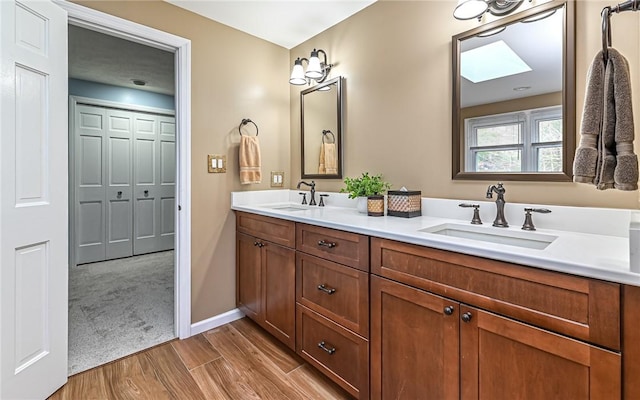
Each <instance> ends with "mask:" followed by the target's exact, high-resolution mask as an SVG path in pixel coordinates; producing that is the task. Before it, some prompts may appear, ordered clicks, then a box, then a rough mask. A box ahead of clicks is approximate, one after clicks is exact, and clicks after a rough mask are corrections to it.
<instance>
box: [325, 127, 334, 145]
mask: <svg viewBox="0 0 640 400" xmlns="http://www.w3.org/2000/svg"><path fill="white" fill-rule="evenodd" d="M329 134H330V135H331V137H332V138H333V143H335V142H336V135H334V134H333V132H331V131H330V130H328V129H324V130H323V131H322V143H324V138H325V137H326V136H327V135H329Z"/></svg>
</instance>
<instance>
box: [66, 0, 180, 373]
mask: <svg viewBox="0 0 640 400" xmlns="http://www.w3.org/2000/svg"><path fill="white" fill-rule="evenodd" d="M58 4H59V5H60V6H61V7H63V8H64V9H65V10H66V11H67V12H68V16H69V18H68V22H69V30H70V31H71V30H73V29H85V28H86V29H88V30H90V31H91V33H96V32H97V33H99V34H107V35H109V36H112V37H115V38H119V39H120V40H121V39H126V40H128V41H131V42H134V43H135V44H138V45H140V44H141V45H145V46H150V47H151V48H153V49H160V50H163V51H168V52H170V53H171V56H172V57H173V56H175V60H174V62H173V67H174V70H175V78H174V79H173V83H175V86H174V87H175V89H176V90H175V112H174V116H172V118H175V125H174V126H175V131H174V132H175V135H174V137H175V141H174V145H173V153H172V154H173V155H174V158H175V166H174V167H173V169H171V170H172V172H173V175H174V178H175V179H174V182H175V188H174V191H175V199H173V200H170V199H168V197H170V196H164V197H163V196H160V197H163V199H164V204H163V205H164V206H165V208H172V209H173V210H174V211H175V215H174V216H173V217H168V216H167V215H166V214H165V215H160V217H159V218H160V219H159V220H156V221H154V223H155V224H156V225H157V224H158V223H164V226H165V227H167V226H168V225H173V226H174V227H175V237H171V244H172V245H173V244H175V250H169V249H167V246H166V244H167V242H168V240H167V237H166V236H167V235H165V237H164V238H161V239H159V241H162V242H163V243H164V247H162V246H161V247H153V246H151V247H149V240H146V242H147V243H146V244H145V243H142V242H140V243H141V245H140V246H137V247H138V248H143V247H144V250H143V251H141V252H136V250H135V248H136V246H135V243H133V244H132V250H128V249H127V246H128V244H126V243H124V242H126V240H124V241H119V244H120V246H119V248H118V249H115V250H114V251H111V252H110V255H109V256H107V257H105V260H104V261H101V260H98V259H84V261H83V260H81V259H78V258H77V257H76V256H77V252H76V251H74V249H73V247H74V245H75V244H77V243H76V241H74V240H73V239H74V238H73V237H71V238H70V242H69V243H70V247H72V248H71V249H70V260H71V267H72V268H73V267H75V266H76V264H79V263H80V262H94V263H92V264H83V267H84V269H85V271H84V272H85V273H84V276H83V277H82V279H85V280H87V281H88V282H90V285H93V286H94V287H93V288H89V293H91V295H92V296H94V297H95V295H97V292H98V290H97V284H98V283H100V285H101V286H103V287H104V286H105V285H104V283H105V282H106V281H107V280H108V279H109V278H105V277H103V276H100V275H94V276H93V277H91V276H92V275H91V274H90V273H89V272H98V273H102V272H105V270H106V269H109V268H110V269H113V270H115V271H117V270H127V271H129V270H131V268H130V265H129V267H128V266H127V265H128V264H138V266H140V265H143V266H144V265H145V264H146V265H147V266H149V265H150V266H151V269H152V270H153V269H154V268H155V270H154V271H152V273H151V275H150V276H151V278H148V277H145V278H143V279H142V280H143V281H146V282H147V285H138V286H137V288H138V289H131V285H130V286H129V289H128V290H126V289H125V290H123V291H122V292H121V293H120V294H123V293H125V292H133V293H135V292H137V291H139V290H140V288H141V287H144V290H142V291H146V292H149V291H151V287H150V286H152V285H150V284H149V282H150V279H151V280H154V279H156V278H157V280H158V282H156V283H157V285H156V286H158V287H160V288H164V289H165V292H171V291H172V292H173V293H170V294H169V296H171V297H173V298H171V299H169V301H166V300H167V299H166V297H165V298H164V300H163V301H166V302H169V303H170V304H171V305H170V308H173V313H171V314H172V316H171V317H172V318H171V321H170V322H171V325H172V326H173V329H172V332H171V333H170V337H167V336H162V335H156V337H155V338H154V339H155V340H156V341H165V339H167V340H168V339H171V338H173V337H176V336H178V337H180V338H186V337H189V336H190V330H191V323H190V210H189V204H190V165H189V164H190V148H189V147H190V137H189V135H190V131H189V130H190V102H189V100H190V77H189V70H190V67H189V65H190V42H189V41H188V40H186V39H183V38H179V37H176V36H173V35H171V34H167V33H165V32H161V31H157V30H155V29H152V28H148V27H145V26H142V25H138V24H135V23H132V22H129V21H124V20H121V19H119V18H117V17H113V16H110V15H107V14H104V13H100V12H97V11H94V10H91V9H87V8H85V7H82V6H78V5H75V4H72V3H67V2H64V3H62V2H61V3H58ZM69 50H70V52H71V50H72V49H71V48H70V49H69ZM125 62H126V63H129V62H130V60H129V59H127V60H126V61H125ZM70 73H71V68H70ZM70 75H71V74H70ZM130 79H132V80H136V81H139V80H144V79H143V78H140V77H136V78H130ZM150 80H151V79H150ZM75 83H77V82H75ZM98 83H100V82H98ZM138 83H140V82H136V83H135V84H138ZM131 84H134V83H133V82H131ZM103 85H104V84H103ZM70 86H71V85H70ZM112 86H115V85H112ZM94 89H95V87H94ZM103 89H105V88H104V87H103ZM70 94H73V93H72V92H71V90H70ZM91 97H94V98H95V96H91ZM78 100H80V102H78ZM112 100H113V99H110V100H104V99H101V101H102V104H98V105H97V106H98V107H102V108H103V110H104V113H105V115H106V114H109V113H112V112H113V111H114V110H115V111H117V112H122V111H123V110H124V109H123V108H122V106H121V104H117V103H118V102H114V101H112ZM72 103H74V104H75V105H77V104H82V105H85V103H87V98H85V97H84V96H76V98H75V99H72V100H71V101H70V108H69V110H70V119H71V118H72V108H73V107H72V106H71V104H72ZM88 103H91V102H90V101H89V102H88ZM94 103H95V101H94ZM126 103H127V104H129V105H130V104H131V102H130V101H126ZM95 105H96V104H92V106H95ZM168 109H169V107H165V106H157V104H156V105H149V104H142V105H140V104H138V105H137V108H135V107H134V109H127V110H124V111H123V112H126V113H132V114H134V115H133V117H134V118H135V114H139V116H142V117H144V118H143V119H146V120H149V119H153V118H150V117H161V118H166V117H167V115H166V114H167V113H166V110H168ZM165 122H166V121H165ZM70 127H71V124H70ZM107 137H108V135H107ZM122 143H123V142H122V141H120V144H122ZM145 144H147V148H148V149H150V148H151V147H153V146H151V145H149V141H147V142H145ZM105 145H107V146H108V143H107V142H105ZM116 147H117V146H116ZM121 147H122V146H121ZM167 148H168V146H165V149H164V150H165V152H164V154H165V156H166V155H168V154H170V153H171V152H169V151H167ZM158 151H159V153H160V155H161V154H162V151H163V149H159V148H158ZM149 154H150V152H148V154H147V155H149ZM131 162H132V166H133V164H134V163H133V156H132V158H131ZM69 167H70V168H69V171H70V173H71V172H72V171H73V168H74V166H73V165H70V166H69ZM119 167H122V165H121V164H120V165H119ZM168 170H169V169H166V168H165V171H164V172H167V171H168ZM132 173H133V172H132ZM159 173H162V171H160V172H159ZM70 183H71V182H70ZM165 189H166V188H165ZM72 190H75V189H73V188H72V187H71V186H70V191H72ZM140 190H141V194H140V197H141V198H142V199H147V200H148V196H149V195H150V192H148V194H147V197H146V198H145V196H144V194H145V193H144V190H148V189H144V188H140ZM131 191H135V188H133V187H132V188H131ZM118 192H122V193H120V194H119V195H120V199H122V198H123V197H124V195H125V193H124V192H125V190H116V191H115V195H116V198H117V196H118ZM136 195H137V194H136V193H132V197H131V199H132V202H133V201H134V199H135V198H136ZM71 201H72V197H70V202H71ZM147 203H149V201H147ZM121 204H122V203H121ZM163 205H160V207H161V206H163ZM152 208H153V207H147V208H145V207H140V209H139V210H138V215H143V213H144V212H145V211H147V212H148V211H149V210H150V209H152ZM156 209H157V207H156ZM132 211H133V208H132ZM70 212H72V210H71V209H70ZM134 214H135V213H134ZM133 218H135V215H134V216H133ZM162 218H164V220H162ZM140 221H142V222H149V219H148V218H146V217H145V218H141V220H140ZM169 222H172V224H169ZM74 223H75V222H74ZM151 225H153V224H147V227H146V229H147V230H148V226H151ZM70 228H71V227H70ZM137 228H138V231H137V233H144V232H142V231H144V229H145V227H141V226H138V227H137ZM134 230H135V229H134V228H132V234H133V235H134V234H135V233H136V232H134ZM77 233H78V232H77V231H76V234H77ZM164 233H167V231H166V230H165V231H164ZM138 236H139V238H140V239H148V237H146V238H145V236H149V235H142V234H140V235H138ZM160 236H162V235H160ZM116 242H118V241H116ZM132 242H135V239H134V238H133V236H132ZM152 242H153V240H152ZM151 245H153V243H151ZM170 247H173V246H170ZM123 248H124V249H125V250H123ZM112 250H113V249H112ZM128 252H131V254H128ZM141 253H145V254H144V255H136V254H141ZM114 254H115V255H116V256H117V255H124V257H127V258H124V259H120V260H107V259H108V258H113V255H114ZM108 264H110V265H108ZM105 265H107V267H109V268H106V267H105ZM142 269H144V268H142ZM160 270H164V272H163V273H162V274H161V273H160ZM167 271H168V274H167ZM167 275H169V277H168V278H167ZM160 276H164V278H162V279H160ZM87 277H89V278H87ZM72 279H73V277H72V273H71V271H70V287H71V285H72V284H73V282H72V281H71V280H72ZM117 280H118V279H116V281H117ZM124 280H127V281H130V280H131V279H130V278H124ZM167 280H168V281H170V282H169V283H167ZM163 285H164V286H163ZM168 287H171V289H172V290H168V289H167V288H168ZM106 294H107V296H111V297H112V298H114V299H116V298H117V297H118V296H117V291H115V289H114V290H111V291H110V290H107V291H106ZM129 294H130V293H129ZM72 300H73V299H72V298H71V297H70V303H71V301H72ZM116 301H117V300H116ZM152 303H157V302H155V301H152ZM165 306H166V304H165ZM89 308H91V307H89ZM165 308H166V307H165ZM125 310H127V311H129V313H128V314H127V313H126V311H125V312H121V314H122V313H124V314H125V316H127V315H128V316H129V317H131V318H130V319H131V320H136V318H137V319H138V324H139V325H140V324H142V323H143V322H144V325H142V326H141V327H138V328H142V329H145V328H146V329H148V330H149V331H153V329H154V328H155V325H153V324H149V323H148V321H146V320H145V319H144V318H140V312H137V311H133V310H130V309H127V307H126V306H125ZM72 311H73V310H71V309H70V315H69V317H70V320H71V318H73V317H74V315H73V312H72ZM147 311H148V312H149V314H153V311H152V310H151V311H150V310H147ZM106 317H108V316H106ZM70 325H71V323H70ZM112 325H113V324H112ZM152 326H153V327H152ZM94 331H99V329H94ZM97 333H101V332H97ZM102 333H104V332H102ZM72 334H73V332H70V337H71V335H72ZM125 341H126V340H125ZM90 342H91V340H90ZM70 344H71V343H70ZM131 344H132V343H127V346H130V345H131ZM156 344H157V343H156ZM151 345H152V344H151ZM94 347H96V346H95V342H94ZM143 348H144V347H143ZM141 349H142V348H139V349H137V350H141ZM70 350H71V349H70ZM137 350H135V349H134V350H133V351H137ZM96 351H98V352H101V353H102V354H101V355H100V356H101V357H104V356H105V354H104V353H105V352H102V351H101V350H99V349H96ZM126 351H127V350H125V352H126ZM128 352H129V353H130V352H132V351H128ZM114 354H115V353H114ZM123 355H125V354H121V355H119V356H116V357H115V358H119V357H121V356H123ZM69 361H70V363H69V370H70V371H72V372H73V373H75V372H79V371H74V370H73V368H74V366H73V365H72V360H71V359H70V360H69ZM85 369H86V368H85Z"/></svg>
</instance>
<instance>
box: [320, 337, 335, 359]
mask: <svg viewBox="0 0 640 400" xmlns="http://www.w3.org/2000/svg"><path fill="white" fill-rule="evenodd" d="M318 347H320V348H321V349H322V350H324V351H326V352H327V353H329V355H330V356H332V355H333V353H335V352H336V348H335V347H331V348H329V347H327V345H326V344H325V343H324V340H323V341H322V342H320V343H318Z"/></svg>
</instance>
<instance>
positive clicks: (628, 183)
mask: <svg viewBox="0 0 640 400" xmlns="http://www.w3.org/2000/svg"><path fill="white" fill-rule="evenodd" d="M608 54H609V58H608V61H607V64H606V67H605V66H604V64H603V62H602V52H599V53H598V54H597V55H596V57H595V59H594V61H593V64H592V65H591V68H590V69H589V75H588V78H587V93H586V98H585V105H584V110H583V116H582V126H581V132H580V134H581V139H580V147H579V148H578V149H577V150H576V157H575V161H574V181H575V182H582V183H593V184H595V185H596V188H597V189H600V190H605V189H613V188H615V189H619V190H637V189H638V157H637V156H636V155H635V154H634V153H633V139H634V126H633V110H632V105H631V84H630V80H629V66H628V62H627V60H626V59H625V58H624V57H623V56H622V55H621V54H620V53H619V52H618V51H616V50H615V49H612V48H609V50H608Z"/></svg>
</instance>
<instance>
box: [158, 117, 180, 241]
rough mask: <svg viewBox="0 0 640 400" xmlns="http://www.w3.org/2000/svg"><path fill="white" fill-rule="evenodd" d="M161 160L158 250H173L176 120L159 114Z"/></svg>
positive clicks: (159, 166)
mask: <svg viewBox="0 0 640 400" xmlns="http://www.w3.org/2000/svg"><path fill="white" fill-rule="evenodd" d="M156 118H157V122H158V133H159V138H160V140H159V142H160V149H159V154H160V162H159V163H158V169H159V172H158V176H159V177H160V179H159V182H158V183H159V187H158V193H159V198H160V205H159V207H158V216H157V218H158V229H159V242H158V250H171V249H173V247H174V239H175V226H174V225H175V224H174V220H175V210H176V122H175V121H176V120H175V118H174V117H165V116H158V117H156Z"/></svg>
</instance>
